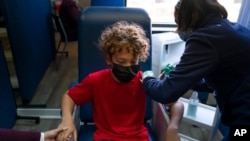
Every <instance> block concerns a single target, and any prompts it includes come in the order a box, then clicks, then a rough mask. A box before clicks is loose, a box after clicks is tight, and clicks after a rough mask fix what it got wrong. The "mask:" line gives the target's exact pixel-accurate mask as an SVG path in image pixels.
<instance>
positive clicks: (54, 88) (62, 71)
mask: <svg viewBox="0 0 250 141" xmlns="http://www.w3.org/2000/svg"><path fill="white" fill-rule="evenodd" d="M55 37H56V41H57V42H58V38H59V35H58V34H57V33H56V34H55ZM3 46H4V49H5V53H6V58H7V62H8V65H9V70H10V75H11V77H12V78H13V79H12V82H13V87H18V83H17V81H16V80H15V72H14V71H13V70H14V65H13V60H12V56H11V50H10V45H9V43H8V40H7V39H4V40H3ZM77 46H78V44H77V42H72V43H69V44H68V47H67V50H68V52H69V55H68V57H66V56H61V54H58V55H57V58H56V60H55V61H54V62H53V63H52V64H51V66H50V67H49V69H48V70H47V72H46V74H45V76H44V78H43V80H42V81H41V83H40V85H39V86H38V88H37V92H36V93H35V94H34V97H33V99H32V101H31V102H30V104H31V105H34V104H36V105H37V104H38V105H45V106H46V108H57V109H59V108H60V102H61V96H62V95H63V94H64V92H65V91H66V90H67V89H68V87H69V85H70V83H71V82H73V81H75V80H77V76H78V71H77V66H78V62H77V56H78V54H77ZM14 90H15V96H16V101H17V105H21V104H22V102H21V100H20V96H19V95H18V89H14ZM189 96H190V92H187V93H186V94H185V95H184V96H183V97H186V98H188V97H189ZM207 104H210V105H215V101H214V99H213V97H212V96H209V98H208V101H207ZM59 123H60V119H41V120H40V123H39V124H36V123H35V122H34V121H33V120H17V122H16V124H15V126H14V129H18V130H33V131H45V130H48V129H52V128H56V127H57V126H58V124H59ZM180 133H181V134H184V135H187V136H190V137H192V138H195V139H196V140H199V141H207V140H208V138H209V133H210V132H209V131H208V130H206V129H203V128H200V127H197V126H194V125H190V124H187V123H184V122H182V124H181V126H180ZM221 138H222V136H221V134H220V132H218V133H217V134H216V139H215V141H219V140H220V139H221ZM182 141H187V140H185V139H182Z"/></svg>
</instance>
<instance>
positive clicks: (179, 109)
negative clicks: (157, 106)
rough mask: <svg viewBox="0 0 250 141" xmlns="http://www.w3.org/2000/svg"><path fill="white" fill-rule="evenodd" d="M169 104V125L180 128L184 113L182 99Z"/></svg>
mask: <svg viewBox="0 0 250 141" xmlns="http://www.w3.org/2000/svg"><path fill="white" fill-rule="evenodd" d="M167 106H168V107H169V108H170V123H169V126H172V127H175V128H176V129H178V127H179V125H180V123H181V120H182V117H183V113H184V105H183V103H182V102H180V101H176V102H174V103H171V104H167Z"/></svg>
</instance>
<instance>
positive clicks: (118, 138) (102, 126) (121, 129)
mask: <svg viewBox="0 0 250 141" xmlns="http://www.w3.org/2000/svg"><path fill="white" fill-rule="evenodd" d="M141 76H142V72H138V73H137V75H136V77H134V79H133V80H132V81H130V82H129V83H119V82H117V81H116V80H115V79H114V78H113V76H112V71H111V69H105V70H101V71H97V72H94V73H91V74H89V75H88V76H87V77H86V78H85V79H83V80H82V81H81V83H79V84H78V85H76V86H74V87H72V88H71V89H70V90H69V93H68V94H69V96H70V97H71V98H72V99H73V101H74V102H75V104H76V105H81V104H84V103H86V102H89V101H91V102H92V105H93V117H94V122H95V124H96V126H97V131H96V132H95V133H94V140H115V141H148V140H149V139H148V131H147V128H146V127H145V126H144V115H145V110H146V94H145V92H144V90H143V87H142V84H141V82H140V79H141Z"/></svg>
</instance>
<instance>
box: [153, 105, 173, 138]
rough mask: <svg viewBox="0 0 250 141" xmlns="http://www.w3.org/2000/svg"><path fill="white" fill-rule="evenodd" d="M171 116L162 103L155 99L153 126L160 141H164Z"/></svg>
mask: <svg viewBox="0 0 250 141" xmlns="http://www.w3.org/2000/svg"><path fill="white" fill-rule="evenodd" d="M169 121H170V118H169V116H168V115H167V113H166V111H165V109H164V107H163V105H162V104H161V103H158V102H155V101H153V117H152V128H153V132H154V134H155V135H156V137H157V140H158V141H164V140H165V135H166V131H167V127H168V124H169Z"/></svg>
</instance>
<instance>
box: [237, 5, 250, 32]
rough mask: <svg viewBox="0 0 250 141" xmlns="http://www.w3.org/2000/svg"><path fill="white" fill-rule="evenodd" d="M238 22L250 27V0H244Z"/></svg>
mask: <svg viewBox="0 0 250 141" xmlns="http://www.w3.org/2000/svg"><path fill="white" fill-rule="evenodd" d="M238 23H239V24H241V25H243V26H245V27H247V28H249V29H250V0H242V2H241V9H240V14H239V17H238Z"/></svg>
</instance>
